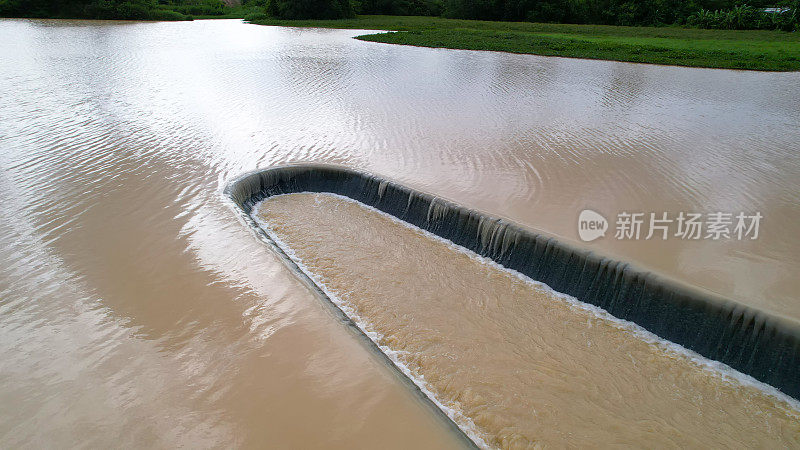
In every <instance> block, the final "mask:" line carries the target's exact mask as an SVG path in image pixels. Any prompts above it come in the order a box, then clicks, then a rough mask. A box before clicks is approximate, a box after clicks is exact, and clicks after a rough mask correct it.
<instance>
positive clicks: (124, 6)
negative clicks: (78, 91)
mask: <svg viewBox="0 0 800 450" xmlns="http://www.w3.org/2000/svg"><path fill="white" fill-rule="evenodd" d="M226 8H227V7H226V6H225V4H224V3H222V1H221V0H0V16H3V17H49V18H80V19H133V20H187V19H191V16H192V15H221V14H225V13H226Z"/></svg>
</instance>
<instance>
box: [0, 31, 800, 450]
mask: <svg viewBox="0 0 800 450" xmlns="http://www.w3.org/2000/svg"><path fill="white" fill-rule="evenodd" d="M359 33H360V32H359V31H354V30H313V29H305V30H302V29H288V28H277V27H260V26H254V25H247V24H243V23H241V22H240V21H236V20H222V21H196V22H191V23H135V22H122V23H110V22H96V21H46V20H44V21H43V20H5V19H3V20H0V61H2V63H1V64H0V94H1V95H0V198H2V199H3V203H2V206H0V405H2V407H0V446H3V447H17V446H20V445H28V446H47V445H49V446H53V445H56V444H66V445H76V446H77V445H84V446H108V445H112V444H113V445H127V446H172V445H179V444H183V445H192V446H196V445H200V446H215V445H216V446H228V445H239V446H256V445H262V446H263V445H265V444H267V445H269V444H271V445H273V446H278V447H287V446H294V447H309V446H321V445H327V446H332V447H352V446H356V445H363V446H373V447H374V446H377V445H391V446H396V447H408V446H420V447H434V448H442V447H453V446H460V445H462V442H461V441H459V440H458V439H457V438H456V436H454V433H452V430H451V429H450V428H449V427H448V424H447V423H444V422H443V421H442V420H440V419H439V418H438V415H437V414H436V413H435V412H434V411H431V408H429V406H428V405H427V404H425V403H424V402H421V401H420V399H419V397H418V396H417V395H416V394H414V393H413V392H412V391H411V390H410V389H408V387H407V386H406V385H405V384H404V383H403V382H401V381H400V380H398V377H397V375H396V373H395V372H394V371H393V370H392V369H391V368H389V367H387V366H386V364H385V363H384V362H383V361H382V360H381V359H380V358H379V357H377V356H376V355H374V354H372V353H370V351H369V350H368V348H367V347H366V346H365V345H364V344H363V343H362V342H361V341H360V340H359V338H358V337H357V336H355V335H353V333H351V332H350V331H348V330H347V329H346V328H345V327H343V326H342V325H341V323H339V322H338V319H337V318H336V317H335V316H334V315H332V313H331V312H330V310H329V308H328V307H326V306H325V305H322V304H320V303H319V301H318V300H317V298H316V297H315V296H314V295H313V294H312V293H311V292H309V291H308V289H307V288H305V287H304V286H303V285H302V284H301V283H299V282H298V281H297V279H296V277H295V276H294V275H293V274H292V273H291V272H290V271H288V270H287V269H286V268H285V267H284V266H283V265H282V264H281V263H280V261H279V260H278V258H277V257H275V256H274V255H272V254H271V253H270V252H269V250H268V248H267V247H266V246H264V245H263V244H262V243H260V242H259V241H258V240H257V239H255V238H254V236H253V235H252V233H251V231H250V230H248V229H247V228H246V227H245V226H244V225H243V224H242V223H241V222H240V221H239V220H237V217H236V214H235V213H234V211H233V210H232V208H231V207H230V206H229V205H228V204H227V203H226V202H225V200H224V198H223V196H222V195H221V189H222V187H223V186H224V185H225V184H226V183H227V182H228V181H229V180H231V179H233V178H235V177H236V176H238V175H240V174H241V173H243V172H245V171H248V170H253V169H256V168H260V167H269V166H272V165H275V164H282V163H287V162H302V161H308V162H326V163H335V164H342V165H346V166H349V167H354V168H359V169H363V170H367V171H370V172H373V173H376V174H379V175H382V176H385V177H388V178H391V179H394V180H397V181H399V182H402V183H403V184H406V185H409V186H412V187H415V188H417V189H420V190H423V191H427V192H431V193H435V194H437V195H440V196H443V197H446V198H449V199H451V200H454V201H456V202H457V203H460V204H464V205H466V206H469V207H472V208H477V209H481V210H484V211H487V212H489V213H491V214H494V215H500V216H504V217H507V218H510V219H512V220H514V221H516V222H519V223H521V224H523V225H525V226H527V227H529V228H532V229H535V230H539V231H543V232H546V233H550V234H553V235H557V236H559V237H561V238H562V239H565V240H568V241H576V240H577V239H578V236H577V231H576V230H577V227H576V220H577V217H578V214H579V213H580V211H581V210H582V209H584V208H591V209H593V210H596V211H598V212H600V213H602V214H604V215H606V216H607V217H609V218H612V217H613V216H615V215H616V214H617V213H618V212H620V211H643V212H651V211H653V212H661V211H668V212H671V213H676V212H678V211H699V212H714V211H722V212H731V213H737V212H740V211H744V212H747V213H752V212H756V211H759V212H760V213H761V214H762V215H763V216H764V219H763V222H762V224H761V229H760V236H759V238H758V239H757V240H754V241H749V240H748V241H736V240H723V241H711V240H699V241H682V240H679V239H669V240H667V241H656V240H650V241H635V242H634V241H630V242H623V241H617V240H615V239H613V238H611V237H609V236H607V237H606V238H601V239H599V240H597V241H594V242H592V243H589V244H585V245H586V246H587V247H589V248H591V249H594V250H596V251H599V252H603V253H605V254H609V255H612V256H617V257H619V258H622V259H625V260H629V261H633V262H635V263H637V264H638V265H640V266H642V267H645V268H648V269H651V270H655V271H658V272H659V273H662V274H664V275H667V276H671V277H675V278H678V279H680V280H683V281H685V282H687V283H690V284H694V285H697V286H701V287H704V288H706V289H710V290H713V291H715V292H718V293H721V294H723V295H725V296H728V297H731V298H734V299H736V300H738V301H741V302H743V303H746V304H748V305H751V306H754V307H758V308H763V309H766V310H769V311H771V312H773V313H776V314H780V315H782V316H785V317H787V318H790V319H794V320H797V319H799V318H800V303H798V301H797V294H796V293H797V292H798V288H800V281H799V280H800V279H798V277H797V276H796V274H797V273H798V267H800V260H799V259H798V258H800V256H798V255H800V207H798V204H800V197H799V195H800V194H798V193H800V186H799V185H800V160H798V158H799V157H798V150H799V149H798V144H797V143H798V142H800V127H798V126H797V124H798V123H800V106H799V105H800V90H798V89H797V85H798V82H799V81H800V74H796V73H781V74H771V73H755V72H741V71H726V70H705V69H687V68H676V67H663V66H648V65H636V64H624V63H614V62H604V61H584V60H571V59H561V58H545V57H537V56H526V55H510V54H502V53H490V52H469V51H451V50H437V49H423V48H412V47H401V46H392V45H383V44H376V43H367V42H361V41H357V40H353V39H352V36H354V35H357V34H359ZM439 275H440V274H437V273H432V274H431V277H436V276H439ZM443 326H444V325H443ZM632 342H635V341H632ZM409 345H411V344H409ZM520 345H523V346H525V345H528V344H524V343H520ZM629 345H633V344H629ZM620 364H621V363H620ZM548 370H549V369H548ZM453 386H454V387H457V386H458V384H457V383H456V384H454V385H453ZM567 388H569V387H568V386H565V389H567ZM462 395H468V393H464V394H462ZM598 398H600V397H598ZM753 401H755V400H753ZM734 411H735V408H734ZM731 414H733V412H732V413H731ZM473 415H474V420H475V422H476V424H477V423H481V419H480V417H481V416H480V414H479V413H478V412H474V414H473ZM553 417H555V416H553ZM553 420H556V419H553ZM598 420H599V419H598ZM742 420H744V421H746V420H754V419H753V417H750V418H749V419H748V418H747V417H745V418H742ZM776 420H777V419H776ZM664 423H671V422H664ZM736 423H739V422H736ZM742 423H746V422H742ZM566 424H567V422H565V428H563V429H561V430H560V432H564V433H569V432H570V430H569V427H566ZM656 426H657V425H656V424H654V427H656ZM658 426H660V425H658ZM679 431H680V430H679ZM679 431H676V433H678V432H679ZM515 432H516V431H515ZM684 432H685V434H682V436H684V437H685V439H691V433H689V431H688V430H684ZM520 433H521V431H520ZM526 433H527V432H526ZM573 433H578V432H577V431H573ZM512 434H513V433H512ZM529 434H530V433H528V434H525V436H528V435H529ZM510 435H511V434H509V436H510ZM775 436H776V438H778V437H781V436H785V434H784V433H783V432H779V433H776V434H775ZM697 439H700V438H699V436H698V437H697ZM754 439H755V438H754ZM654 442H656V441H654ZM698 442H699V441H698ZM750 442H753V441H745V443H750Z"/></svg>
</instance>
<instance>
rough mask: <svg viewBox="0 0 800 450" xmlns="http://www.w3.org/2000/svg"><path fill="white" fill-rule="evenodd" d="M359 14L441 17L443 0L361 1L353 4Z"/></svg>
mask: <svg viewBox="0 0 800 450" xmlns="http://www.w3.org/2000/svg"><path fill="white" fill-rule="evenodd" d="M353 7H354V8H355V10H356V12H357V13H359V14H386V15H391V16H439V15H441V14H442V11H443V4H442V0H360V1H358V2H355V1H354V3H353Z"/></svg>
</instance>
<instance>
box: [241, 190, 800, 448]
mask: <svg viewBox="0 0 800 450" xmlns="http://www.w3.org/2000/svg"><path fill="white" fill-rule="evenodd" d="M254 216H255V217H256V218H257V220H258V221H259V223H260V224H262V226H263V228H264V229H265V230H268V231H269V233H270V235H271V236H274V238H275V241H276V242H278V243H279V245H280V246H281V247H282V248H283V249H285V251H286V252H287V254H289V255H291V256H292V257H293V258H294V259H295V260H296V261H297V262H298V263H299V264H300V265H301V267H302V268H303V270H305V271H307V273H308V274H309V275H310V276H311V277H313V279H314V280H315V281H316V282H317V283H318V285H320V286H323V287H324V288H325V290H326V292H328V293H329V295H330V296H331V298H333V299H335V301H336V302H337V303H338V304H341V305H342V307H343V309H344V310H345V311H347V313H348V315H350V316H351V317H353V318H355V319H356V320H358V322H359V323H360V324H362V326H363V328H364V330H365V331H366V332H367V333H369V334H370V335H373V336H375V340H376V341H377V343H378V344H380V345H381V346H382V347H383V348H385V349H386V352H387V353H388V354H391V355H395V358H396V360H397V362H398V363H399V364H402V365H403V366H405V367H407V368H408V370H409V371H410V373H411V374H412V376H413V377H414V379H416V380H418V381H419V383H420V385H421V386H423V387H426V388H427V389H428V390H429V391H430V392H431V395H432V396H433V397H435V398H437V400H438V401H439V402H440V403H442V404H443V405H444V406H445V407H446V408H447V409H448V410H450V411H452V413H451V414H452V415H453V417H454V420H456V421H457V423H459V424H460V425H461V426H462V427H463V428H464V429H465V430H467V431H468V432H470V433H471V435H472V436H473V437H474V440H475V441H476V442H478V443H480V444H482V445H487V446H491V447H501V448H529V447H532V446H535V445H545V446H556V447H562V446H565V445H567V446H574V447H576V448H586V447H594V446H600V447H608V446H614V445H620V444H622V443H625V444H628V445H633V446H641V447H669V446H676V447H680V448H686V447H695V448H701V447H705V448H719V447H737V446H745V447H750V448H777V447H796V446H798V445H800V409H798V408H800V403H797V402H794V401H791V400H790V399H787V398H781V397H780V396H777V395H775V393H774V392H773V393H772V395H770V390H769V388H768V387H766V386H764V385H761V386H759V385H758V383H754V382H753V381H754V380H752V379H748V377H744V376H742V375H741V374H736V373H735V372H733V371H732V370H730V369H725V368H721V369H720V368H719V367H715V365H714V364H713V363H712V362H710V361H707V360H705V361H704V360H703V358H701V357H699V355H696V354H691V353H690V352H687V351H685V350H682V349H680V348H679V347H678V346H676V345H674V344H673V345H670V343H667V342H664V341H660V340H658V339H657V338H655V337H654V336H652V335H648V334H649V333H646V332H644V330H642V329H640V328H638V327H636V326H633V325H632V324H630V323H625V322H622V321H619V320H614V318H612V317H610V316H608V315H607V314H605V315H604V314H602V313H601V312H599V311H598V310H597V309H596V308H591V307H587V306H586V305H585V304H580V303H579V302H577V301H576V300H575V299H571V298H565V296H563V295H559V294H557V293H555V292H553V291H551V290H550V289H549V288H547V287H546V286H543V285H541V284H538V283H535V282H532V280H530V279H528V280H526V279H524V277H521V276H520V275H519V274H516V275H515V274H514V273H509V272H508V271H504V270H502V268H500V267H499V266H497V265H496V264H490V263H488V262H487V261H486V260H485V259H483V258H480V257H479V256H478V255H475V254H474V253H473V254H471V256H470V254H469V253H467V252H465V251H459V248H456V247H455V245H453V244H449V245H448V243H447V242H446V241H443V240H441V239H437V238H435V237H433V235H431V234H425V233H424V232H422V231H421V230H419V229H418V228H412V227H410V226H408V225H407V224H404V223H401V222H400V221H398V220H396V219H394V218H392V217H391V216H387V215H385V214H381V213H379V212H377V211H376V210H374V209H370V208H369V207H366V206H364V205H363V204H361V203H358V202H356V201H353V200H351V199H347V198H346V197H340V196H335V195H332V194H312V193H300V194H288V195H281V196H276V197H272V198H269V199H267V200H266V201H264V202H262V203H261V204H259V205H258V209H257V212H256V213H254Z"/></svg>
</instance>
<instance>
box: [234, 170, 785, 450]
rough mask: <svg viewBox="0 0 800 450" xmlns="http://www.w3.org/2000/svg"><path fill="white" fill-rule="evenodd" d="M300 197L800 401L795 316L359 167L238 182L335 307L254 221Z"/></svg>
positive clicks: (239, 198)
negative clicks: (474, 263)
mask: <svg viewBox="0 0 800 450" xmlns="http://www.w3.org/2000/svg"><path fill="white" fill-rule="evenodd" d="M299 192H327V193H333V194H338V195H342V196H345V197H349V198H351V199H353V200H356V201H358V202H361V203H363V204H365V205H367V206H370V207H373V208H375V209H378V210H380V211H382V212H384V213H387V214H389V215H391V216H394V217H396V218H398V219H399V220H402V221H405V222H407V223H410V224H412V225H414V226H416V227H418V228H421V229H423V230H425V231H428V232H431V233H432V234H434V235H437V236H439V237H441V238H443V239H446V240H448V241H451V242H453V243H454V244H456V245H458V246H461V247H464V248H466V249H468V250H471V251H473V252H474V253H477V254H478V255H480V256H483V257H486V258H489V259H491V260H493V261H495V262H496V263H498V264H500V265H501V266H503V267H506V268H508V269H511V270H514V271H517V272H520V273H522V274H523V275H526V276H528V277H530V278H531V279H533V280H536V281H539V282H542V283H544V284H547V285H548V286H550V287H551V288H552V289H554V290H555V291H557V292H561V293H564V294H568V295H570V296H572V297H575V298H577V299H578V300H580V301H582V302H584V303H588V304H591V305H595V306H598V307H600V308H602V309H604V310H606V311H607V312H608V313H609V314H611V315H613V316H615V317H617V318H619V319H622V320H628V321H630V322H633V323H635V324H637V325H639V326H641V327H642V328H644V329H645V330H647V331H650V332H652V333H653V334H655V335H657V336H659V337H661V338H663V339H666V340H668V341H671V342H674V343H676V344H679V345H681V346H683V347H685V348H687V349H689V350H692V351H695V352H697V353H698V354H700V355H702V356H704V357H706V358H709V359H711V360H715V361H719V362H722V363H724V364H726V365H728V366H730V367H732V368H734V369H736V370H738V371H739V372H742V373H744V374H747V375H750V376H752V377H753V378H755V379H756V380H758V381H761V382H763V383H766V384H768V385H771V386H773V387H775V388H776V389H778V390H779V391H781V392H783V393H784V394H786V395H788V396H790V397H793V398H795V399H800V377H798V376H797V374H798V373H800V323H798V322H797V321H795V320H792V319H790V318H787V317H781V316H777V315H774V314H772V313H770V312H767V311H762V310H759V309H756V308H753V307H750V306H747V305H744V304H742V303H740V302H737V301H735V300H732V299H728V298H725V297H723V296H720V295H718V294H716V293H713V292H710V291H707V290H704V289H702V288H699V287H695V286H690V285H688V284H685V283H682V282H680V281H677V280H674V279H671V278H668V277H665V276H662V275H659V274H656V273H653V272H651V271H646V270H643V269H640V268H637V267H636V266H635V265H633V264H631V263H628V262H624V261H619V260H615V259H613V258H608V257H604V256H603V255H599V254H598V253H596V252H593V251H590V250H588V249H586V248H582V247H578V246H576V245H573V244H571V243H568V242H564V241H563V240H559V239H557V238H555V237H553V236H548V235H546V234H544V233H541V232H536V231H532V230H530V229H528V228H525V227H524V226H522V225H519V224H517V223H514V222H512V221H510V220H508V219H504V218H499V217H495V216H492V215H490V214H486V213H483V212H481V211H477V210H474V209H470V208H466V207H464V206H461V205H458V204H456V203H455V202H452V201H450V200H446V199H443V198H441V197H438V196H435V195H432V194H429V193H425V192H421V191H418V190H415V189H412V188H409V187H406V186H404V185H401V184H399V183H396V182H394V181H391V180H389V179H387V178H383V177H380V176H377V175H373V174H370V173H368V172H364V171H360V170H356V169H352V168H347V167H343V166H336V165H328V164H289V165H281V166H274V167H270V168H266V169H259V170H255V171H252V172H249V173H245V174H243V175H241V176H239V177H237V178H235V179H234V180H233V181H231V182H229V183H228V184H227V185H226V186H225V188H224V190H223V193H224V195H225V196H226V197H227V198H228V199H229V200H230V201H231V202H232V203H233V205H234V206H235V207H236V210H237V211H238V212H239V215H240V216H241V217H242V219H243V220H244V221H245V222H246V223H247V224H248V225H249V226H250V227H251V228H252V229H254V230H256V232H257V234H258V235H259V236H260V237H261V239H262V240H264V241H265V242H267V243H268V244H269V245H270V246H271V247H272V248H273V250H275V251H276V252H277V253H278V254H279V255H280V256H281V257H282V259H284V260H285V262H286V263H287V264H288V265H289V266H290V267H291V268H292V269H293V270H295V271H296V272H298V273H299V274H301V275H302V277H301V278H305V280H304V281H305V282H306V284H308V285H309V286H310V287H312V288H313V289H314V290H315V291H316V292H318V293H319V294H320V295H322V296H323V297H325V298H326V299H327V300H328V301H331V299H330V298H329V297H328V296H327V295H326V294H325V293H324V292H323V290H322V289H321V288H320V287H319V286H317V285H316V283H314V281H313V280H311V279H310V278H309V277H308V276H307V275H306V274H305V273H304V272H303V271H302V270H301V269H300V268H299V267H297V265H296V264H295V263H294V261H292V259H291V258H290V257H289V256H288V255H286V253H285V252H284V251H283V249H281V248H280V246H279V245H278V244H277V243H275V242H274V241H273V239H272V238H270V237H269V236H268V235H267V233H266V232H265V231H264V230H262V229H261V228H260V227H259V226H258V224H257V223H256V222H255V220H254V219H253V218H252V217H251V212H252V210H253V207H254V206H255V205H256V204H257V203H259V202H260V201H262V200H264V199H265V198H268V197H271V196H274V195H280V194H289V193H299ZM331 302H332V301H331ZM337 309H339V308H338V307H337ZM339 312H340V313H341V314H342V315H343V319H344V320H350V319H349V317H347V315H346V314H345V313H344V312H343V311H341V310H339ZM350 322H352V320H350ZM352 325H353V326H354V327H356V328H358V326H357V325H356V324H352ZM358 329H359V330H360V328H358ZM360 331H361V332H362V333H363V330H360ZM370 342H372V341H370ZM373 344H374V342H373ZM375 345H376V346H377V344H375ZM378 350H379V351H380V349H378ZM380 353H381V354H383V352H380ZM384 356H385V357H386V355H384ZM387 359H388V357H387ZM390 362H391V360H390ZM409 381H410V382H411V383H412V384H414V385H415V386H416V384H415V383H414V381H413V380H410V379H409ZM416 387H417V389H419V386H416ZM429 400H430V399H429ZM431 401H432V400H431ZM434 403H435V402H434ZM456 427H457V425H456ZM459 430H460V428H459ZM461 431H462V433H463V430H461ZM467 439H469V438H467ZM470 441H471V440H470ZM471 442H472V441H471ZM472 443H473V444H474V442H472Z"/></svg>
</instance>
